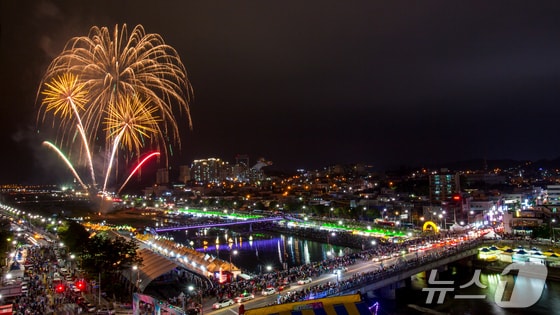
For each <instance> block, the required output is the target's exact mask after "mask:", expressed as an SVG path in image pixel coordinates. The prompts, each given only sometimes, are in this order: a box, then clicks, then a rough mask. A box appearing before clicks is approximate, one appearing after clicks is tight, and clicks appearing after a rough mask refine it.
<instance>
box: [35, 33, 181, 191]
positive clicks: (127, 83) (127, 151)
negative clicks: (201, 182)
mask: <svg viewBox="0 0 560 315" xmlns="http://www.w3.org/2000/svg"><path fill="white" fill-rule="evenodd" d="M43 88H44V91H43V92H42V93H41V94H42V95H43V96H44V99H43V102H42V106H41V108H40V110H39V116H38V121H40V122H45V120H46V118H47V117H49V118H52V119H53V126H56V127H58V128H59V129H60V131H59V132H60V135H59V141H60V143H61V144H63V145H65V146H66V147H67V148H66V149H68V150H71V149H72V147H73V146H74V145H75V143H74V139H73V138H72V137H71V135H72V134H75V133H76V132H78V133H80V134H81V137H82V142H84V148H87V149H86V151H87V152H88V156H89V157H90V160H89V164H90V166H91V172H92V178H93V183H94V184H93V186H95V175H94V172H93V163H92V160H91V154H90V150H89V148H90V147H92V148H93V147H95V148H96V149H95V152H104V161H105V163H104V164H105V167H104V168H103V169H104V170H103V172H104V176H105V181H104V184H103V191H105V189H106V185H107V181H108V178H109V174H110V173H111V169H112V166H113V163H114V159H117V158H118V157H119V156H120V154H121V153H122V155H123V156H126V157H127V160H128V159H130V158H131V157H133V156H136V157H139V156H140V154H141V151H142V150H143V149H145V148H147V147H154V148H155V149H157V150H162V151H163V153H162V154H163V156H164V157H165V162H166V163H168V156H167V155H168V153H172V151H171V148H172V144H175V145H177V146H178V147H179V148H180V147H181V141H180V137H179V124H178V122H177V120H176V117H181V116H182V115H185V116H186V118H187V121H188V124H189V127H191V128H192V121H191V117H190V109H189V103H190V100H191V97H192V87H191V85H190V82H189V80H188V77H187V72H186V69H185V66H184V65H183V63H182V62H181V59H180V57H179V54H178V53H177V51H176V50H175V49H174V48H173V47H171V46H169V45H167V44H166V43H165V42H164V41H163V39H162V37H161V36H160V35H158V34H146V32H145V31H144V28H143V27H142V26H141V25H138V26H136V27H134V29H133V30H132V31H131V32H130V34H129V32H128V29H127V26H126V25H123V26H122V27H121V28H119V26H118V25H116V26H115V28H114V30H113V31H112V32H111V31H110V30H109V29H108V28H107V27H97V26H94V27H92V28H91V29H90V32H89V34H88V35H87V36H80V37H74V38H72V39H71V40H69V41H68V43H67V44H66V46H65V48H64V49H63V51H62V52H61V54H60V55H59V56H58V57H56V58H55V59H54V60H53V61H52V62H51V64H50V65H49V67H48V69H47V72H46V74H45V76H44V78H43V81H42V82H41V85H40V89H43ZM49 115H51V116H49ZM57 121H58V122H59V123H58V124H56V122H57ZM75 122H76V123H75ZM76 129H77V130H76ZM88 144H90V146H89V147H87V145H88ZM96 154H97V153H96Z"/></svg>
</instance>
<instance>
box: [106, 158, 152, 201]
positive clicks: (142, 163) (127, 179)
mask: <svg viewBox="0 0 560 315" xmlns="http://www.w3.org/2000/svg"><path fill="white" fill-rule="evenodd" d="M159 155H160V154H159V152H154V153H151V154H149V155H148V156H146V157H145V158H144V159H143V160H142V161H141V162H140V163H138V165H136V167H135V168H134V169H133V170H132V172H130V175H128V177H127V178H126V180H125V181H124V183H123V184H122V186H121V187H120V188H119V190H117V195H118V194H120V193H121V190H122V189H123V188H124V186H126V184H127V183H128V181H129V180H130V178H132V176H133V175H134V174H136V171H138V169H140V167H142V165H144V163H146V162H147V161H148V160H149V159H150V158H152V157H154V156H159Z"/></svg>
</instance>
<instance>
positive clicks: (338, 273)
mask: <svg viewBox="0 0 560 315" xmlns="http://www.w3.org/2000/svg"><path fill="white" fill-rule="evenodd" d="M339 282H340V269H338V270H337V271H336V284H337V285H338V283H339Z"/></svg>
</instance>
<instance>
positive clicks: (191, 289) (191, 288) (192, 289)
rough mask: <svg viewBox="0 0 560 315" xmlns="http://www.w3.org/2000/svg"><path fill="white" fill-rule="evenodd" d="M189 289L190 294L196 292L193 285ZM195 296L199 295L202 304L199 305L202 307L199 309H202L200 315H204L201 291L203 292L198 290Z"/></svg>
mask: <svg viewBox="0 0 560 315" xmlns="http://www.w3.org/2000/svg"><path fill="white" fill-rule="evenodd" d="M188 289H189V293H191V294H192V292H193V291H194V289H195V287H194V286H192V285H189V287H188ZM195 294H196V295H198V298H199V302H200V304H199V305H200V307H199V308H200V313H199V314H200V315H202V314H203V313H204V307H203V305H202V291H201V290H198V292H197V293H195Z"/></svg>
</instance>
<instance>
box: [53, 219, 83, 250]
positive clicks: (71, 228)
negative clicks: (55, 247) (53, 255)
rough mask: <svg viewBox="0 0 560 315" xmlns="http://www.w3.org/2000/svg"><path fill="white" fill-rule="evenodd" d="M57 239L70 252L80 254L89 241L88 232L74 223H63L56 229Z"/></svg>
mask: <svg viewBox="0 0 560 315" xmlns="http://www.w3.org/2000/svg"><path fill="white" fill-rule="evenodd" d="M58 237H59V238H60V240H61V241H62V242H63V243H64V245H65V246H66V247H67V248H68V250H69V251H70V252H77V253H79V252H82V249H83V247H84V246H85V245H86V244H87V243H88V241H89V232H88V231H86V229H85V228H84V226H83V225H81V224H80V223H78V222H76V221H65V222H64V224H62V225H60V226H59V227H58Z"/></svg>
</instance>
